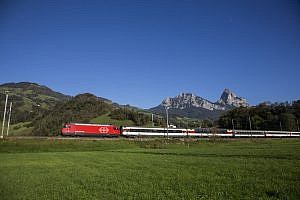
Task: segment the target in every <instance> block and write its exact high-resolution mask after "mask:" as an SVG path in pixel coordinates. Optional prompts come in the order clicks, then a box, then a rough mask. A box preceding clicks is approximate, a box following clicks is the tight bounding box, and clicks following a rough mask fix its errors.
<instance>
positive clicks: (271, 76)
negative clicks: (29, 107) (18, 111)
mask: <svg viewBox="0 0 300 200" xmlns="http://www.w3.org/2000/svg"><path fill="white" fill-rule="evenodd" d="M0 69H1V72H0V73H1V78H0V82H1V83H5V82H19V81H30V82H37V83H39V84H42V85H46V86H48V87H50V88H52V89H54V90H56V91H59V92H62V93H65V94H69V95H76V94H78V93H83V92H90V93H93V94H95V95H97V96H101V97H105V98H108V99H111V100H113V101H115V102H117V103H121V104H130V105H134V106H138V107H141V108H149V107H153V106H156V105H158V104H159V103H160V102H161V101H162V99H164V98H165V97H167V96H170V97H172V96H176V95H177V94H179V93H180V92H192V93H194V94H196V95H199V96H202V97H204V98H206V99H208V100H210V101H217V99H218V98H219V97H220V95H221V93H222V91H223V90H224V88H230V89H231V90H233V91H234V92H235V93H237V94H238V95H239V96H242V97H245V98H246V99H247V100H248V101H249V103H250V104H251V105H255V104H257V103H259V102H263V101H272V102H275V101H291V100H295V99H300V78H299V77H300V1H297V0H269V1H268V0H258V1H256V0H248V1H247V0H244V1H240V0H237V1H232V0H226V1H225V0H222V1H221V0H220V1H216V0H203V1H202V0H195V1H189V0H186V1H179V0H178V1H176V0H170V1H169V0H163V1H161V0H157V1H156V0H151V1H148V0H145V1H143V0H138V1H130V0H129V1H128V0H124V1H123V0H114V1H110V0H105V1H101V0H97V1H76V0H72V1H71V0H67V1H66V0H57V1H46V0H43V1H40V0H36V1H30V0H28V1H23V0H19V1H14V0H1V1H0Z"/></svg>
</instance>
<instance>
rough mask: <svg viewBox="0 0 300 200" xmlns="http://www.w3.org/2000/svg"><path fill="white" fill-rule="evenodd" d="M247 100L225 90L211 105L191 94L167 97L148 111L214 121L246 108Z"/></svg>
mask: <svg viewBox="0 0 300 200" xmlns="http://www.w3.org/2000/svg"><path fill="white" fill-rule="evenodd" d="M248 106H249V104H248V103H247V100H246V99H245V98H242V97H238V96H237V95H236V94H235V93H234V92H232V91H231V90H229V89H225V90H224V91H223V93H222V95H221V97H220V99H219V100H218V101H217V102H215V103H213V102H211V101H209V100H207V99H204V98H202V97H200V96H196V95H194V94H192V93H181V94H179V95H177V96H176V97H173V98H171V97H168V98H166V99H164V100H163V101H162V103H161V104H160V105H158V106H156V107H154V108H151V109H149V111H151V112H154V113H157V114H163V115H164V114H165V113H166V109H168V113H169V114H170V115H171V116H184V117H189V118H197V119H212V120H214V119H216V118H218V117H219V116H220V115H221V114H222V113H223V112H225V111H227V110H230V109H232V108H236V107H248Z"/></svg>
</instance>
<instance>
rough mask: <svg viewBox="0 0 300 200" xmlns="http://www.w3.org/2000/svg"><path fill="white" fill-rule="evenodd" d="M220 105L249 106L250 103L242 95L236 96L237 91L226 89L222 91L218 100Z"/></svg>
mask: <svg viewBox="0 0 300 200" xmlns="http://www.w3.org/2000/svg"><path fill="white" fill-rule="evenodd" d="M217 103H218V104H220V105H223V106H226V105H227V106H233V107H248V106H249V104H248V103H247V100H246V99H245V98H242V97H238V96H236V94H235V93H233V92H232V91H231V90H229V89H225V90H224V92H223V93H222V95H221V97H220V99H219V100H218V102H217Z"/></svg>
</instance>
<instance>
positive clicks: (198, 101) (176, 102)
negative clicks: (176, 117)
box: [161, 93, 225, 110]
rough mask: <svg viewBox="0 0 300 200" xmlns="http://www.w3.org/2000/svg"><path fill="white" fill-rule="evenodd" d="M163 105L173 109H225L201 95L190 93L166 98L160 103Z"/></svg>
mask: <svg viewBox="0 0 300 200" xmlns="http://www.w3.org/2000/svg"><path fill="white" fill-rule="evenodd" d="M161 105H162V106H164V107H169V108H173V109H181V110H182V109H185V108H191V107H196V108H204V109H207V110H225V107H224V106H222V105H218V104H215V103H212V102H210V101H208V100H206V99H204V98H202V97H199V96H196V95H194V94H192V93H181V94H179V95H178V96H176V97H174V98H170V97H168V98H166V99H165V100H163V101H162V103H161Z"/></svg>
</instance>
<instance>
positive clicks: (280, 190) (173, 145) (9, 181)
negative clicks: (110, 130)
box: [0, 139, 300, 200]
mask: <svg viewBox="0 0 300 200" xmlns="http://www.w3.org/2000/svg"><path fill="white" fill-rule="evenodd" d="M0 199H9V200H12V199H300V140H299V139H260V140H258V139H244V140H222V139H217V140H216V139H212V140H198V141H194V140H176V139H175V140H174V139H173V140H165V139H152V140H140V139H135V140H126V139H117V140H58V139H6V140H3V141H0Z"/></svg>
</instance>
